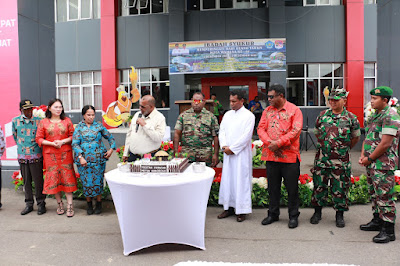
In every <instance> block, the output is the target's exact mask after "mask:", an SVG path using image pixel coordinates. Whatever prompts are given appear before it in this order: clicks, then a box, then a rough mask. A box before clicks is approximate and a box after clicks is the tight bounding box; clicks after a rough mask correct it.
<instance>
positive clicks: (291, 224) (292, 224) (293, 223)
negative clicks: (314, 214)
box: [288, 218, 299, 229]
mask: <svg viewBox="0 0 400 266" xmlns="http://www.w3.org/2000/svg"><path fill="white" fill-rule="evenodd" d="M298 225H299V220H298V219H297V218H292V219H290V220H289V224H288V226H289V228H290V229H293V228H296V227H297V226H298Z"/></svg>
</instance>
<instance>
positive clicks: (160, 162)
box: [118, 151, 189, 173]
mask: <svg viewBox="0 0 400 266" xmlns="http://www.w3.org/2000/svg"><path fill="white" fill-rule="evenodd" d="M168 157H169V155H168V153H166V152H165V151H159V152H157V153H156V154H155V160H150V159H148V158H145V159H140V160H137V161H135V162H131V163H119V164H118V168H119V169H120V171H123V172H136V173H182V172H184V171H185V169H186V168H187V167H188V166H189V160H188V159H187V158H172V159H168Z"/></svg>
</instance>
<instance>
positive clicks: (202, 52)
mask: <svg viewBox="0 0 400 266" xmlns="http://www.w3.org/2000/svg"><path fill="white" fill-rule="evenodd" d="M254 71H286V39H284V38H281V39H242V40H221V41H195V42H170V43H169V74H194V73H221V72H254Z"/></svg>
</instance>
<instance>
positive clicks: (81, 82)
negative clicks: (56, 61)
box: [56, 71, 102, 112]
mask: <svg viewBox="0 0 400 266" xmlns="http://www.w3.org/2000/svg"><path fill="white" fill-rule="evenodd" d="M56 82H57V98H59V99H61V101H62V102H63V105H64V110H65V111H66V112H67V111H79V112H80V111H81V110H82V108H83V106H85V105H88V104H89V105H93V106H94V108H96V110H98V111H101V110H102V104H101V93H102V91H101V71H95V72H75V73H59V74H57V75H56Z"/></svg>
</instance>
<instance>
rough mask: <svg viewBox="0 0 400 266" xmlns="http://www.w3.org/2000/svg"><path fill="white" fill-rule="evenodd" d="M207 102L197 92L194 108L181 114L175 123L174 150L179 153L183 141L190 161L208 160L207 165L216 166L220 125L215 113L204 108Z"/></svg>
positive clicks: (193, 101)
mask: <svg viewBox="0 0 400 266" xmlns="http://www.w3.org/2000/svg"><path fill="white" fill-rule="evenodd" d="M205 103H206V101H205V100H204V95H203V94H202V93H201V92H196V93H194V94H193V98H192V108H190V109H189V110H187V111H185V112H183V113H182V114H180V115H179V117H178V120H177V121H176V125H175V134H174V152H175V154H177V153H178V147H179V142H180V141H181V143H182V152H183V153H187V154H188V159H189V161H191V162H206V164H207V166H211V167H214V166H216V165H217V164H218V153H219V149H218V147H219V142H218V131H219V125H218V121H217V118H216V117H215V116H214V114H213V113H211V112H209V111H207V110H206V109H205V108H204V105H205ZM213 141H214V147H215V149H214V153H213V149H212V143H213Z"/></svg>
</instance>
